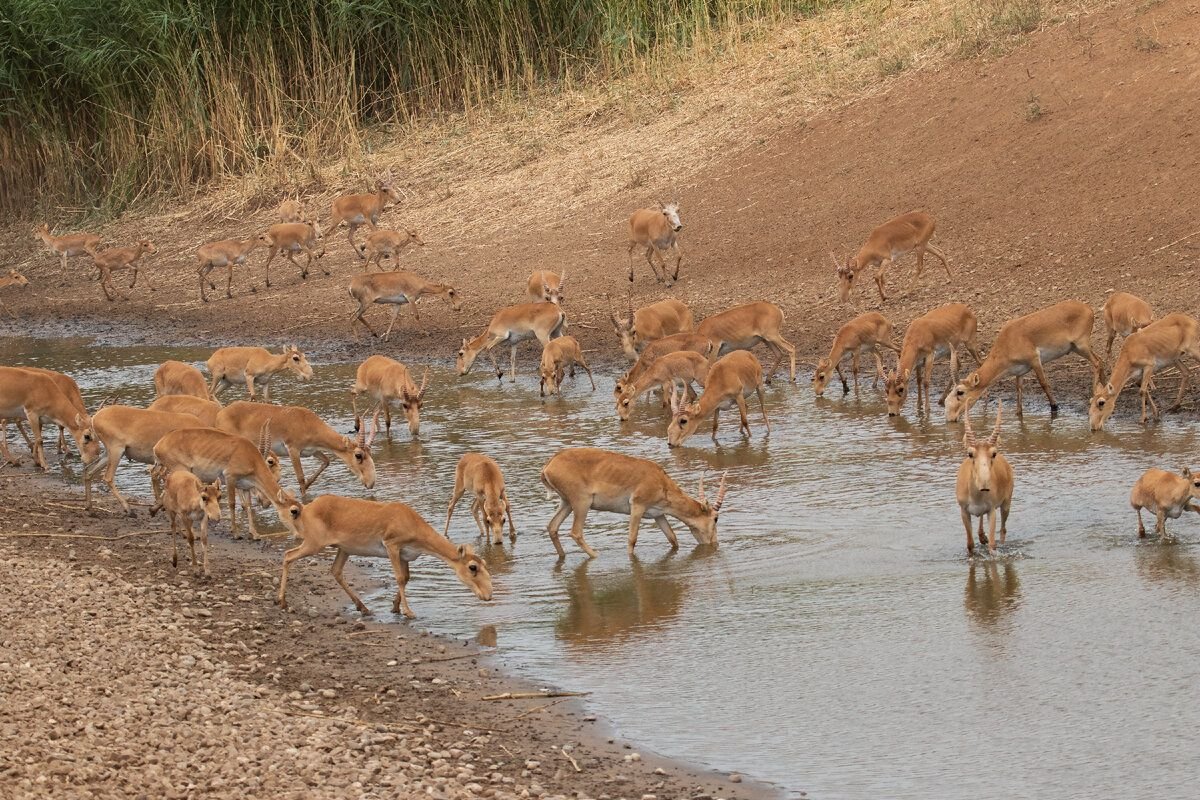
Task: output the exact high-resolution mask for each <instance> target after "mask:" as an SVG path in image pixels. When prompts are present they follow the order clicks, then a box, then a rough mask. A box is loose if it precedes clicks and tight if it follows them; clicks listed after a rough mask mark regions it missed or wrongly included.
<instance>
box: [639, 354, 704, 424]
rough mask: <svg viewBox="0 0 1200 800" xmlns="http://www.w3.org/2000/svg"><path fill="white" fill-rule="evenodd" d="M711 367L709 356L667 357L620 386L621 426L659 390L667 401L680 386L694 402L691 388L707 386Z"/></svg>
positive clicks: (681, 355)
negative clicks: (641, 401)
mask: <svg viewBox="0 0 1200 800" xmlns="http://www.w3.org/2000/svg"><path fill="white" fill-rule="evenodd" d="M710 367H711V365H710V363H709V360H708V356H707V355H701V354H700V353H695V352H692V351H689V350H684V351H681V352H678V353H667V354H666V355H665V356H662V357H661V358H658V359H656V360H655V361H654V363H653V364H651V365H650V366H649V367H648V368H647V369H645V370H643V371H642V372H641V373H640V374H638V376H637V377H636V378H634V379H633V380H632V381H625V382H624V383H622V384H621V391H620V392H619V393H618V394H617V417H618V418H619V419H620V420H621V421H622V422H624V421H626V420H628V419H629V417H630V415H631V414H632V413H633V404H634V402H635V401H636V400H637V399H638V398H639V397H641V396H642V395H643V394H645V393H646V392H648V391H650V390H651V389H653V388H654V387H656V386H657V387H660V388H661V390H662V393H663V399H664V400H665V399H666V398H667V397H669V396H670V395H671V393H672V392H673V391H674V387H675V385H676V384H677V383H678V384H682V388H683V391H684V392H685V393H687V394H688V395H689V400H690V399H692V398H694V397H695V392H694V391H693V389H692V384H693V383H699V384H700V385H701V386H704V383H705V380H706V379H707V378H708V370H709V369H710Z"/></svg>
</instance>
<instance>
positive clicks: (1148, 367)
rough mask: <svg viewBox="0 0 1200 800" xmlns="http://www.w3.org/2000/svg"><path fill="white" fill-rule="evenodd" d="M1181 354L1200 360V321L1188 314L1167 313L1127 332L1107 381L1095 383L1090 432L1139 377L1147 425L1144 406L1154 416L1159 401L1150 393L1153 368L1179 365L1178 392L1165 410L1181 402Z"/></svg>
mask: <svg viewBox="0 0 1200 800" xmlns="http://www.w3.org/2000/svg"><path fill="white" fill-rule="evenodd" d="M1184 356H1191V357H1192V358H1194V359H1197V360H1200V322H1197V321H1196V320H1195V319H1193V318H1192V317H1189V316H1188V315H1187V314H1168V315H1166V316H1165V317H1163V318H1162V319H1160V320H1158V321H1157V322H1152V323H1151V324H1149V325H1147V326H1146V327H1144V328H1142V329H1141V330H1139V331H1136V332H1134V333H1131V334H1129V335H1128V336H1127V337H1125V341H1124V342H1122V343H1121V353H1120V355H1119V356H1117V363H1116V365H1115V366H1114V367H1113V371H1112V376H1111V377H1110V378H1109V380H1108V383H1107V384H1105V385H1103V386H1099V385H1098V386H1096V387H1095V390H1094V392H1093V394H1092V401H1091V403H1090V404H1089V407H1088V424H1089V425H1090V426H1091V429H1092V430H1093V431H1098V430H1100V429H1101V428H1103V427H1104V423H1105V422H1107V421H1108V418H1109V417H1110V416H1112V413H1113V410H1114V409H1115V408H1116V406H1117V398H1118V397H1120V396H1121V392H1122V391H1123V390H1124V388H1125V384H1126V383H1128V382H1129V380H1130V379H1131V378H1136V377H1138V376H1139V375H1140V376H1141V379H1142V383H1141V395H1142V424H1143V425H1145V424H1146V419H1147V415H1146V406H1147V405H1149V407H1150V411H1151V412H1152V414H1153V415H1154V416H1155V417H1158V416H1159V413H1158V404H1157V403H1155V402H1154V398H1153V397H1152V396H1151V395H1150V389H1151V385H1152V383H1153V378H1154V372H1155V370H1158V369H1161V368H1162V367H1165V366H1167V365H1168V364H1176V365H1178V366H1179V375H1180V380H1179V394H1178V395H1176V396H1175V402H1174V403H1173V404H1172V405H1171V407H1170V408H1168V409H1167V411H1168V412H1171V411H1175V410H1176V409H1178V408H1179V406H1180V405H1181V404H1182V403H1183V394H1184V392H1186V391H1187V387H1188V376H1189V370H1188V368H1187V367H1186V366H1185V365H1183V364H1182V363H1180V362H1181V360H1182V358H1183V357H1184Z"/></svg>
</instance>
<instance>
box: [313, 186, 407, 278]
mask: <svg viewBox="0 0 1200 800" xmlns="http://www.w3.org/2000/svg"><path fill="white" fill-rule="evenodd" d="M389 200H391V201H392V202H393V203H399V202H400V192H398V191H397V190H396V187H395V186H394V185H393V184H392V177H391V175H390V174H384V175H383V176H381V177H380V178H379V180H378V182H377V183H376V189H375V191H374V192H371V193H368V194H345V195H342V196H341V197H339V198H337V199H336V200H334V201H333V206H332V207H331V209H330V210H331V213H332V217H333V219H332V221H331V222H330V223H329V230H330V232H331V233H332V232H333V230H334V229H335V228H337V226H339V225H341V224H342V223H343V222H344V223H346V227H347V228H348V229H349V233H347V234H346V238H347V239H348V240H349V241H350V247H352V248H353V249H354V254H355V255H356V256H358V257H359V258H362V259H365V258H366V255H364V254H363V251H362V250H360V249H359V247H358V245H357V244H355V243H354V233H355V231H357V230H358V229H359V228H361V227H362V226H363V225H369V226H370V227H371V229H372V230H375V229H376V228H378V227H379V215H380V214H382V213H383V207H384V206H385V205H387V202H388V201H389Z"/></svg>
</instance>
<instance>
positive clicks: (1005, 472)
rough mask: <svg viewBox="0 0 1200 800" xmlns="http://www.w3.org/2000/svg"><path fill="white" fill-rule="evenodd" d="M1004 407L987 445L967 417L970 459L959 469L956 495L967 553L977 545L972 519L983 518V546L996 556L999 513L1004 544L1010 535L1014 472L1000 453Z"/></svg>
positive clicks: (965, 425)
mask: <svg viewBox="0 0 1200 800" xmlns="http://www.w3.org/2000/svg"><path fill="white" fill-rule="evenodd" d="M1003 408H1004V404H1003V403H1001V404H1000V405H999V406H998V407H997V408H996V427H994V428H993V429H992V435H991V436H989V437H988V438H986V439H984V440H983V441H979V440H977V439H976V438H975V433H974V431H972V430H971V417H970V415H964V416H963V424H964V427H965V429H966V432H965V433H964V435H963V446H964V447H965V448H966V449H967V457H966V459H964V460H963V462H962V464H961V465H959V467H958V481H957V482H956V484H955V488H954V493H955V496H956V497H957V498H958V507H959V510H960V511H961V512H962V522H963V527H964V528H966V530H967V552H968V553H973V552H975V541H974V539H973V538H972V536H971V517H979V543H980V544H981V545H982V544H986V545H987V548H988V550H989V551H990V552H991V553H993V554H995V552H996V509H1000V543H1001V544H1003V543H1004V539H1005V537H1006V536H1007V535H1008V512H1009V509H1010V508H1011V507H1012V496H1013V471H1012V466H1010V465H1009V463H1008V459H1006V458H1005V457H1004V454H1003V453H1001V452H1000V414H1001V412H1002V411H1003ZM984 517H987V519H988V538H987V540H986V541H985V540H984V538H983V518H984Z"/></svg>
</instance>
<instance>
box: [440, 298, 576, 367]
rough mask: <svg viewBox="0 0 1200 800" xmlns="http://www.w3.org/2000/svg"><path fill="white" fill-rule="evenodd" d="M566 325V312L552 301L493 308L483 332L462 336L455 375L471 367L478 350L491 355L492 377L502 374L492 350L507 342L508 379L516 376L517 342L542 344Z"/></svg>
mask: <svg viewBox="0 0 1200 800" xmlns="http://www.w3.org/2000/svg"><path fill="white" fill-rule="evenodd" d="M566 328H567V315H566V314H564V313H563V311H562V309H561V308H559V307H558V306H556V305H554V303H522V304H521V305H518V306H508V307H507V308H502V309H500V310H499V311H497V312H496V314H495V315H494V316H493V317H492V321H491V322H489V323H488V326H487V328H486V329H485V330H484V331H483V333H481V334H479V335H478V336H476V337H475V338H474V339H463V340H462V347H461V348H460V349H459V351H458V357H457V358H456V359H455V362H454V366H455V368H456V369H457V370H458V374H459V375H466V374H467V373H468V372H470V371H471V367H472V365H474V363H475V358H476V357H477V356H478V355H479V354H480V352H487V354H488V355H489V356H491V358H492V368H493V369H494V370H495V371H496V380H500V379H501V378H503V377H504V373H503V372H502V371H501V370H500V366H499V365H498V364H497V363H496V354H495V353H493V352H492V348H494V347H495V346H496V345H498V344H505V343H507V344H508V345H509V346H510V347H511V348H512V356H511V367H512V376H511V378H510V380H511V381H512V382H513V383H516V380H517V345H518V344H520V343H521V342H522V341H524V340H525V339H537V340H538V341H539V342H541V343H542V346H543V347H545V346H546V343H547V342H549V341H550V340H551V339H556V338H558V337H559V336H562V335H563V333H564V332H565V331H566Z"/></svg>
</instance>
